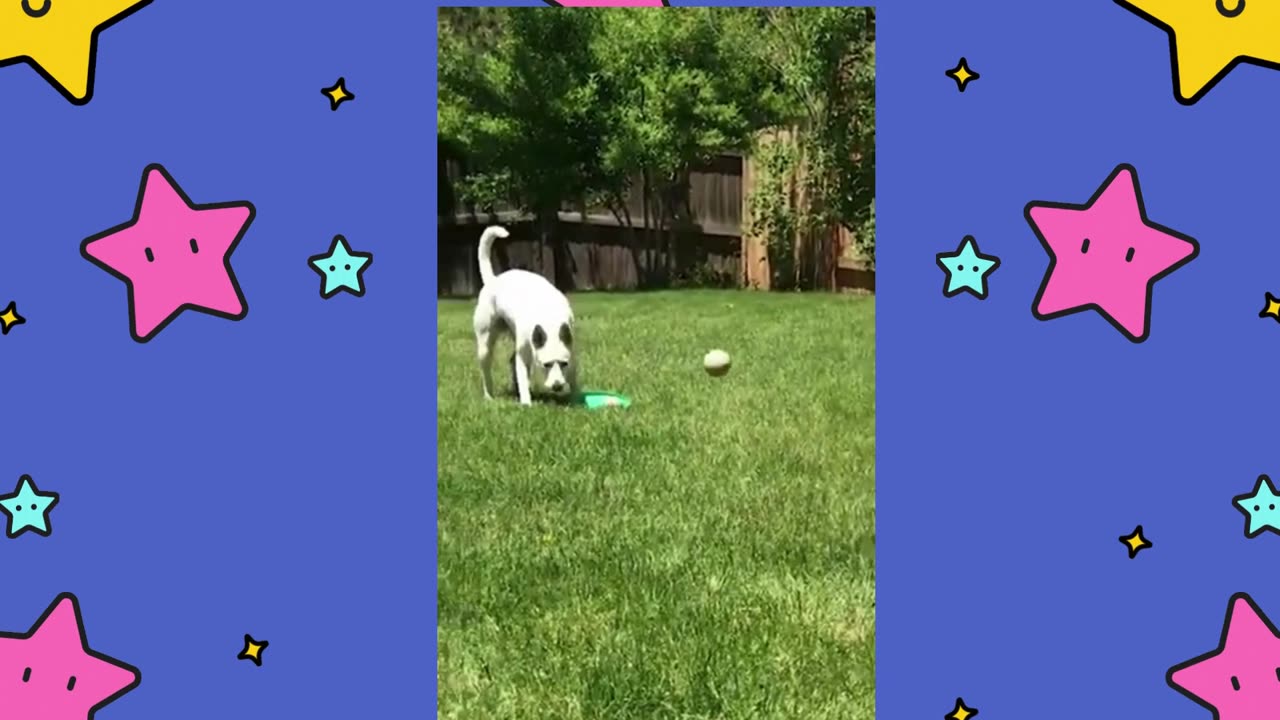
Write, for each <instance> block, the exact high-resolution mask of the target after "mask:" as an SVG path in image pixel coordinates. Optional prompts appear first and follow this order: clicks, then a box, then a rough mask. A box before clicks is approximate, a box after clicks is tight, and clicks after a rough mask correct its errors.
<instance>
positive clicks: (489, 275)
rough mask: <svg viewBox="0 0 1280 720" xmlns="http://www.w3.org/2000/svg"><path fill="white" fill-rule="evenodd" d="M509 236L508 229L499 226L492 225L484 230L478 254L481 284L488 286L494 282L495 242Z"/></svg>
mask: <svg viewBox="0 0 1280 720" xmlns="http://www.w3.org/2000/svg"><path fill="white" fill-rule="evenodd" d="M509 234H510V233H508V232H507V229H506V228H504V227H501V226H499V225H490V226H489V227H487V228H485V229H484V234H483V235H481V236H480V252H479V253H478V254H477V257H478V259H479V260H480V282H481V283H483V284H485V285H488V284H489V283H491V282H493V241H494V240H496V239H498V238H504V237H507V236H508V235H509Z"/></svg>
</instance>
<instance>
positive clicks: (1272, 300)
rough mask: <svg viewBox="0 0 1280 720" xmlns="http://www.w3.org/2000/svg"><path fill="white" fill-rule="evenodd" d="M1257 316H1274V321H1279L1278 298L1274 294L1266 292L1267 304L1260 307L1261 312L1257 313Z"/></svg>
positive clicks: (1279, 301)
mask: <svg viewBox="0 0 1280 720" xmlns="http://www.w3.org/2000/svg"><path fill="white" fill-rule="evenodd" d="M1258 317H1260V318H1264V317H1269V318H1275V320H1276V322H1280V299H1277V298H1276V296H1275V295H1272V294H1271V293H1267V306H1266V307H1264V308H1262V312H1260V313H1258Z"/></svg>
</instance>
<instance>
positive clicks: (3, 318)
mask: <svg viewBox="0 0 1280 720" xmlns="http://www.w3.org/2000/svg"><path fill="white" fill-rule="evenodd" d="M26 321H27V319H26V318H24V317H22V316H21V315H19V314H18V304H17V303H16V302H13V301H10V302H9V306H8V307H6V308H5V309H4V311H3V312H0V334H3V335H8V334H9V329H10V328H12V327H13V326H14V325H21V324H23V323H25V322H26Z"/></svg>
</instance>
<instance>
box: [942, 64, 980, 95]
mask: <svg viewBox="0 0 1280 720" xmlns="http://www.w3.org/2000/svg"><path fill="white" fill-rule="evenodd" d="M946 75H947V77H949V78H951V79H952V80H955V81H956V87H958V88H960V92H964V89H965V88H966V87H968V85H969V83H970V82H971V81H973V80H977V79H978V78H980V77H982V76H981V75H979V74H978V73H976V72H974V71H973V69H971V68H970V67H969V61H968V60H965V59H964V58H960V64H959V65H956V66H955V67H953V68H951V69H950V70H948V71H947V73H946Z"/></svg>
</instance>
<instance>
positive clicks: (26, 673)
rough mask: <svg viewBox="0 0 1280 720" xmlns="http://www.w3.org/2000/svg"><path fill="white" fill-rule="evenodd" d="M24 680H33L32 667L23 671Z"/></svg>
mask: <svg viewBox="0 0 1280 720" xmlns="http://www.w3.org/2000/svg"><path fill="white" fill-rule="evenodd" d="M22 682H31V668H27V669H26V670H23V671H22Z"/></svg>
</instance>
